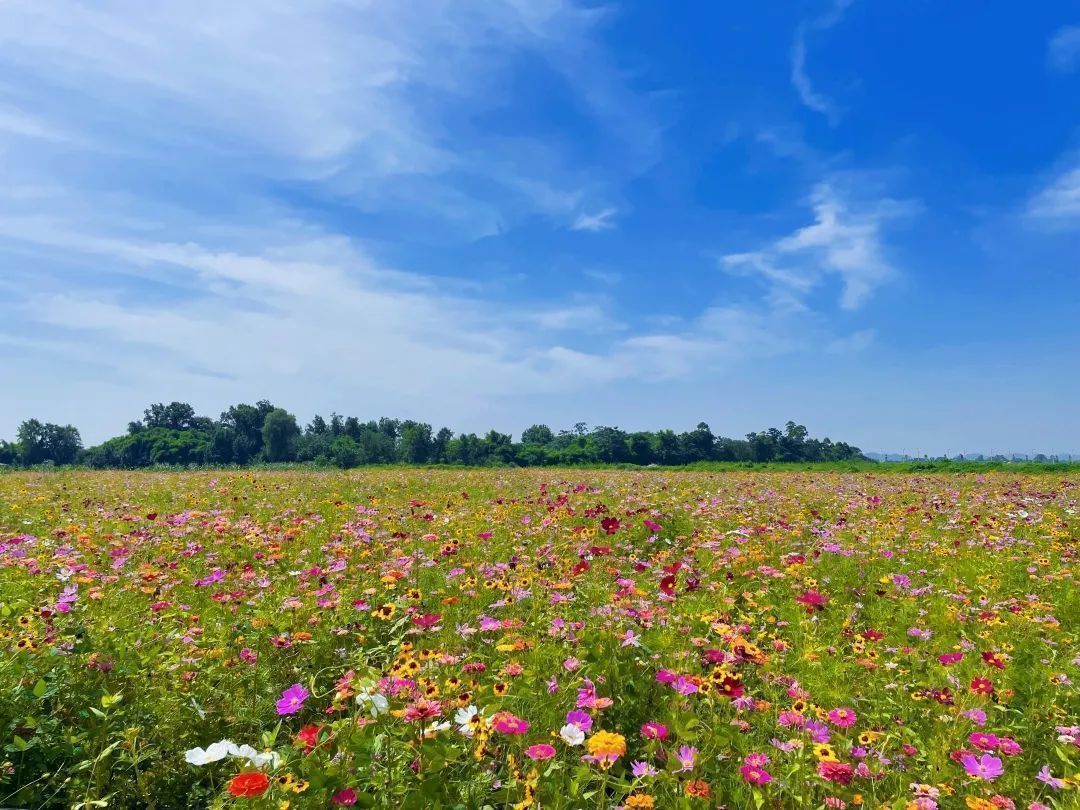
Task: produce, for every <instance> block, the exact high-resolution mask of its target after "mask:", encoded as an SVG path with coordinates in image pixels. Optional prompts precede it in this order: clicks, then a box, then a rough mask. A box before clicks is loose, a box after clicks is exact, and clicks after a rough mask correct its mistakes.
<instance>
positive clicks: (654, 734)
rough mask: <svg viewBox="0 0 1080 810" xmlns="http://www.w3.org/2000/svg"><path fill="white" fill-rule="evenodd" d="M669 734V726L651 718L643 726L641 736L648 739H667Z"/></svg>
mask: <svg viewBox="0 0 1080 810" xmlns="http://www.w3.org/2000/svg"><path fill="white" fill-rule="evenodd" d="M667 735H668V731H667V726H665V725H663V724H662V723H654V722H653V721H652V720H650V721H649V722H648V723H646V724H645V725H643V726H642V727H641V736H642V737H644V738H645V739H646V740H666V739H667Z"/></svg>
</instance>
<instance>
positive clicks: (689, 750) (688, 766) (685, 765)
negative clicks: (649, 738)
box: [675, 745, 697, 773]
mask: <svg viewBox="0 0 1080 810" xmlns="http://www.w3.org/2000/svg"><path fill="white" fill-rule="evenodd" d="M675 756H676V758H677V759H678V760H679V765H680V767H679V769H678V770H677V771H675V773H686V772H687V771H692V770H693V769H694V757H696V756H697V749H696V748H693V747H691V746H689V745H684V746H682V747H681V748H680V749H679V752H678V753H677V754H676V755H675Z"/></svg>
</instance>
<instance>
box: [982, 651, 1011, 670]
mask: <svg viewBox="0 0 1080 810" xmlns="http://www.w3.org/2000/svg"><path fill="white" fill-rule="evenodd" d="M982 660H983V661H985V662H986V663H988V664H989V665H990V666H992V667H997V668H998V669H1005V659H1003V658H1001V657H1000V656H999V655H997V653H992V652H984V653H983V654H982Z"/></svg>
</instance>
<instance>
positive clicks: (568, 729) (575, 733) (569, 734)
mask: <svg viewBox="0 0 1080 810" xmlns="http://www.w3.org/2000/svg"><path fill="white" fill-rule="evenodd" d="M559 736H560V737H562V738H563V742H564V743H566V744H567V745H581V744H582V743H583V742H585V732H584V731H582V730H581V729H580V728H578V727H577V726H575V725H574V724H573V723H567V724H566V725H565V726H563V727H562V728H560V729H559Z"/></svg>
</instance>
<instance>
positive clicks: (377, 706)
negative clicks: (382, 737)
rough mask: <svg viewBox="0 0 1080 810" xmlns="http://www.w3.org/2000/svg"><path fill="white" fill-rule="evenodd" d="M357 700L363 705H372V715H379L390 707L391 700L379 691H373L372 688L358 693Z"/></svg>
mask: <svg viewBox="0 0 1080 810" xmlns="http://www.w3.org/2000/svg"><path fill="white" fill-rule="evenodd" d="M356 702H357V703H359V704H360V705H361V706H365V705H370V706H371V716H372V717H378V716H379V715H380V714H384V713H385V712H386V710H387V709H388V708H390V701H388V700H387V699H386V696H385V695H383V694H380V693H379V692H375V691H372V690H371V689H364V690H363V691H362V692H360V693H359V694H357V696H356Z"/></svg>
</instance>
